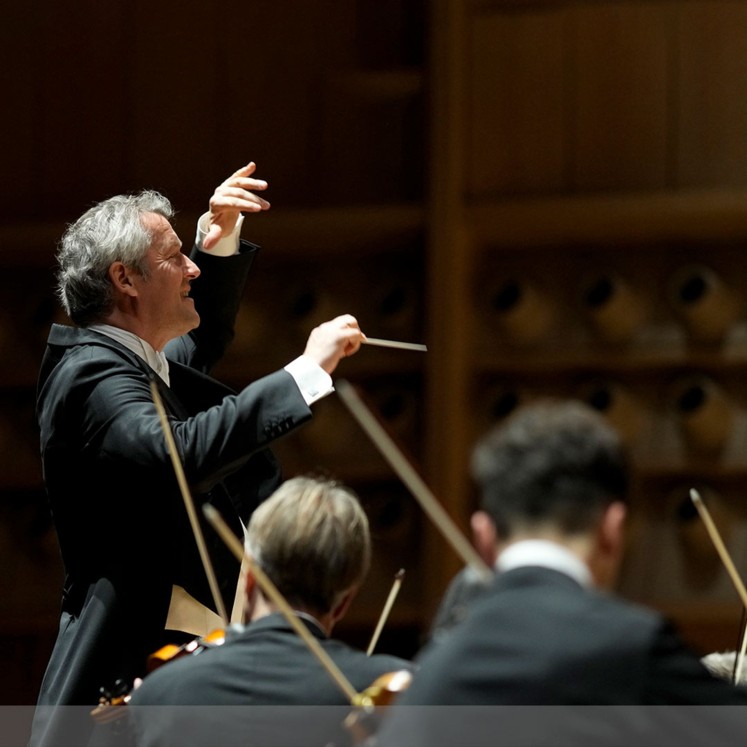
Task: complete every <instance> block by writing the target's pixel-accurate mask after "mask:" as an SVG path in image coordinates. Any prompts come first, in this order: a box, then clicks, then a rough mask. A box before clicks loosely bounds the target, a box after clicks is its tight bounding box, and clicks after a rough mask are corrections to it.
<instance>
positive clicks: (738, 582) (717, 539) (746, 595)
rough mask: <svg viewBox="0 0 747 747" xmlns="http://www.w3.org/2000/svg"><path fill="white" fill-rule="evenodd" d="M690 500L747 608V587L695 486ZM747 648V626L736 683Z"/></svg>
mask: <svg viewBox="0 0 747 747" xmlns="http://www.w3.org/2000/svg"><path fill="white" fill-rule="evenodd" d="M690 500H692V502H693V503H694V504H695V508H696V509H697V510H698V513H699V514H700V518H701V519H702V520H703V523H704V524H705V527H706V530H707V531H708V535H709V537H710V538H711V542H713V545H714V547H715V548H716V551H717V552H718V554H719V557H720V558H721V562H722V563H723V564H724V566H725V567H726V570H727V572H728V574H729V577H730V578H731V580H732V583H733V584H734V587H735V588H736V590H737V594H739V598H740V599H741V600H742V605H743V607H744V608H745V609H747V589H745V587H744V583H743V582H742V579H741V577H740V575H739V573H738V572H737V569H736V566H735V565H734V562H733V561H732V559H731V556H730V555H729V552H728V550H727V549H726V545H724V542H723V540H722V539H721V535H720V534H719V531H718V529H717V528H716V524H715V523H714V521H713V519H712V518H711V513H710V511H709V510H708V509H707V508H706V505H705V503H704V502H703V499H702V498H701V497H700V493H699V492H698V491H697V490H695V488H691V490H690ZM746 649H747V627H746V628H745V632H744V635H743V636H742V645H741V646H740V649H739V654H738V655H737V659H736V666H735V668H734V683H735V684H736V683H737V682H739V680H740V677H741V675H742V665H743V663H744V656H745V650H746Z"/></svg>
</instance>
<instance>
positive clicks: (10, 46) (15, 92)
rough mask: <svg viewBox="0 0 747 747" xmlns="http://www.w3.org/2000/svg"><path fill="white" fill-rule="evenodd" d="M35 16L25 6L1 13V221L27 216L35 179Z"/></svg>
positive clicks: (12, 7)
mask: <svg viewBox="0 0 747 747" xmlns="http://www.w3.org/2000/svg"><path fill="white" fill-rule="evenodd" d="M38 34H39V17H38V16H37V15H36V14H32V13H29V12H28V10H27V6H24V5H21V4H14V5H11V6H8V7H5V8H3V22H2V24H0V65H1V66H2V70H3V71H4V74H3V125H2V133H3V135H2V138H1V139H0V173H2V175H3V178H2V179H0V216H6V215H15V216H18V218H19V219H22V218H26V217H29V216H30V215H31V214H32V211H33V205H31V204H30V200H29V195H30V194H31V192H32V188H33V185H34V184H35V183H36V182H37V177H36V175H35V173H34V171H33V169H31V168H29V166H30V164H32V163H34V162H35V160H36V158H35V155H36V138H37V127H36V101H37V99H38V95H37V94H38V92H37V90H36V86H35V82H36V80H37V66H38V62H37V46H36V45H35V44H33V43H30V40H33V39H36V38H37V37H38Z"/></svg>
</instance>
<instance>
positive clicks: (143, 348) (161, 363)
mask: <svg viewBox="0 0 747 747" xmlns="http://www.w3.org/2000/svg"><path fill="white" fill-rule="evenodd" d="M88 329H91V330H93V331H94V332H100V333H101V334H102V335H106V336H107V337H111V339H112V340H116V341H117V342H118V343H120V344H122V345H124V346H125V347H126V348H127V349H128V350H131V351H132V352H133V353H135V355H137V356H138V357H140V358H142V359H143V360H144V361H145V362H146V363H147V364H148V365H149V366H150V367H151V368H152V369H153V370H154V371H155V372H156V373H157V374H158V375H159V376H160V377H161V378H162V379H163V381H164V382H166V386H169V362H168V360H167V359H166V355H165V354H164V353H163V352H158V351H157V350H155V349H154V348H153V346H152V345H151V344H150V343H149V342H146V341H145V340H143V339H142V338H140V337H138V336H137V335H136V334H135V333H134V332H129V331H128V330H126V329H120V328H119V327H113V326H112V325H111V324H91V325H90V326H89V327H88Z"/></svg>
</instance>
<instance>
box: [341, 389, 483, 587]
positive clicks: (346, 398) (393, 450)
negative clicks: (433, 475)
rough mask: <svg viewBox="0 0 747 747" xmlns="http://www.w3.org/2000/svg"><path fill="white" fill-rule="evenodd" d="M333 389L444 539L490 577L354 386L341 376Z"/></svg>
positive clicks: (481, 561)
mask: <svg viewBox="0 0 747 747" xmlns="http://www.w3.org/2000/svg"><path fill="white" fill-rule="evenodd" d="M335 389H336V390H337V393H338V394H339V396H340V399H341V400H342V401H343V403H344V404H345V406H346V407H347V408H348V410H350V413H351V415H352V416H353V417H354V418H355V419H356V420H357V421H358V424H359V425H360V426H361V428H362V429H363V430H364V431H365V433H366V434H368V437H369V438H370V439H371V441H373V443H374V445H375V446H376V447H377V448H378V449H379V451H380V452H381V454H382V456H383V457H384V458H385V459H386V460H387V461H388V462H389V464H390V465H391V467H392V469H394V471H395V472H396V473H397V474H398V475H399V477H400V479H401V480H402V482H404V483H405V485H407V487H408V488H409V489H410V492H411V493H412V494H413V496H414V497H415V498H416V500H417V501H418V503H420V505H421V507H422V508H423V510H424V511H425V512H426V514H428V516H429V517H430V519H431V521H432V522H433V523H434V524H435V525H436V527H437V528H438V529H439V530H440V531H441V533H442V534H443V536H444V537H445V538H446V540H447V541H448V542H449V544H451V546H452V547H453V548H454V550H456V552H457V554H458V555H460V556H461V558H462V559H463V560H464V562H465V563H467V565H470V566H472V568H474V569H475V570H476V571H477V573H479V575H480V576H481V577H482V578H484V579H485V580H489V579H490V578H492V577H493V569H492V568H490V566H489V565H488V564H487V563H486V562H485V561H484V560H483V559H482V558H481V557H480V556H479V555H478V553H477V551H476V550H475V548H474V547H472V545H471V544H470V542H469V541H468V540H467V538H466V537H465V536H464V535H463V534H462V533H461V531H460V530H459V528H458V527H457V525H456V524H455V523H454V521H453V520H452V519H451V517H450V516H449V514H447V513H446V511H445V510H444V508H443V506H442V505H441V504H440V503H439V502H438V500H437V499H436V497H435V496H434V495H433V493H432V492H431V490H430V489H429V488H428V486H427V485H426V484H425V481H424V480H423V478H422V477H421V476H420V475H419V474H418V473H417V471H416V470H415V469H414V468H413V466H412V465H411V464H410V463H409V462H408V461H407V459H406V458H405V457H404V455H403V454H402V452H401V450H400V449H399V447H398V446H397V445H396V444H395V443H394V440H393V439H392V437H391V436H390V435H389V434H388V433H387V432H386V430H385V429H384V427H383V426H382V425H381V423H379V421H378V420H377V419H376V417H374V415H373V413H371V411H370V410H369V409H368V407H366V405H365V404H364V403H363V400H362V399H361V398H360V397H359V396H358V394H357V393H356V391H355V389H354V388H353V386H352V385H351V384H350V383H349V382H347V381H345V380H344V379H342V380H339V381H337V382H335Z"/></svg>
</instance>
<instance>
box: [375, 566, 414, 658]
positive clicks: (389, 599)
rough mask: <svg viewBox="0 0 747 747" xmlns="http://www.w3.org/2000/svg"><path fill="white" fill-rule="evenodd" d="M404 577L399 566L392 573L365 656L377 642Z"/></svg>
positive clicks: (403, 572) (403, 571) (403, 570)
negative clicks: (395, 571) (391, 580)
mask: <svg viewBox="0 0 747 747" xmlns="http://www.w3.org/2000/svg"><path fill="white" fill-rule="evenodd" d="M404 578H405V569H404V568H400V569H399V570H398V571H397V573H395V574H394V582H393V583H392V588H391V589H390V590H389V596H388V597H387V600H386V604H384V609H383V610H382V611H381V615H380V616H379V621H378V622H377V623H376V628H375V630H374V633H373V635H372V636H371V642H370V643H369V644H368V650H367V651H366V656H371V654H372V653H373V650H374V649H375V648H376V644H377V643H378V642H379V636H380V635H381V631H382V630H383V629H384V624H385V623H386V621H387V619H388V617H389V613H390V612H391V611H392V607H393V606H394V600H395V599H396V598H397V594H399V590H400V588H401V586H402V581H403V580H404Z"/></svg>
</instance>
